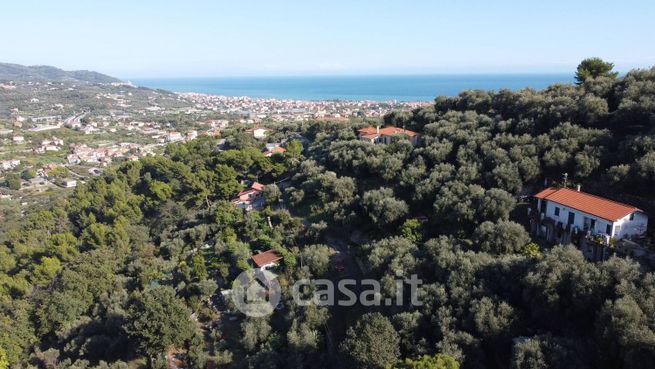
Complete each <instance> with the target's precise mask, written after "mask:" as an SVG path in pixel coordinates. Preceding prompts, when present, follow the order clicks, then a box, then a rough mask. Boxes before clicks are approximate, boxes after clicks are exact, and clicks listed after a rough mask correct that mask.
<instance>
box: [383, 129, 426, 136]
mask: <svg viewBox="0 0 655 369" xmlns="http://www.w3.org/2000/svg"><path fill="white" fill-rule="evenodd" d="M380 134H381V135H385V136H393V135H398V134H402V135H407V136H409V137H413V136H416V135H417V134H418V133H416V132H414V131H410V130H409V129H403V128H398V127H385V128H381V129H380Z"/></svg>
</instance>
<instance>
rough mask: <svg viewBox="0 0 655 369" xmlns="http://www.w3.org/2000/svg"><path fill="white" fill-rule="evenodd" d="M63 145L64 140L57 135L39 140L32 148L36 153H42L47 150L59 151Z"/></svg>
mask: <svg viewBox="0 0 655 369" xmlns="http://www.w3.org/2000/svg"><path fill="white" fill-rule="evenodd" d="M63 146H64V140H63V139H61V138H57V137H54V136H53V137H51V138H47V139H45V140H41V142H40V144H39V146H38V147H36V148H34V150H33V151H34V152H35V153H37V154H43V153H45V152H48V151H59V150H61V149H62V147H63Z"/></svg>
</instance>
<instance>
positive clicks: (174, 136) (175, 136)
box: [166, 131, 184, 142]
mask: <svg viewBox="0 0 655 369" xmlns="http://www.w3.org/2000/svg"><path fill="white" fill-rule="evenodd" d="M183 139H184V137H182V134H181V133H180V132H176V131H171V132H168V133H167V134H166V141H168V142H177V141H182V140H183Z"/></svg>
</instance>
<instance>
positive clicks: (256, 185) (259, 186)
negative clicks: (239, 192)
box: [250, 182, 266, 191]
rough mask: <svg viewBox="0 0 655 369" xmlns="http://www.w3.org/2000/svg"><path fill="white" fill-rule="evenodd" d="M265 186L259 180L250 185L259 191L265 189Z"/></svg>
mask: <svg viewBox="0 0 655 369" xmlns="http://www.w3.org/2000/svg"><path fill="white" fill-rule="evenodd" d="M264 187H266V186H265V185H263V184H261V183H259V182H254V183H253V184H252V185H250V188H252V189H253V190H257V191H264Z"/></svg>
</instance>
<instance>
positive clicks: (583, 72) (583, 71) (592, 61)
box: [575, 58, 619, 85]
mask: <svg viewBox="0 0 655 369" xmlns="http://www.w3.org/2000/svg"><path fill="white" fill-rule="evenodd" d="M612 69H614V63H610V62H606V61H604V60H603V59H601V58H587V59H585V60H583V61H582V62H580V64H578V69H577V70H576V72H575V80H576V83H577V84H579V85H581V84H583V83H584V82H585V81H587V80H588V79H592V78H598V77H608V78H611V79H615V78H616V76H618V75H619V73H618V72H612Z"/></svg>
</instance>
